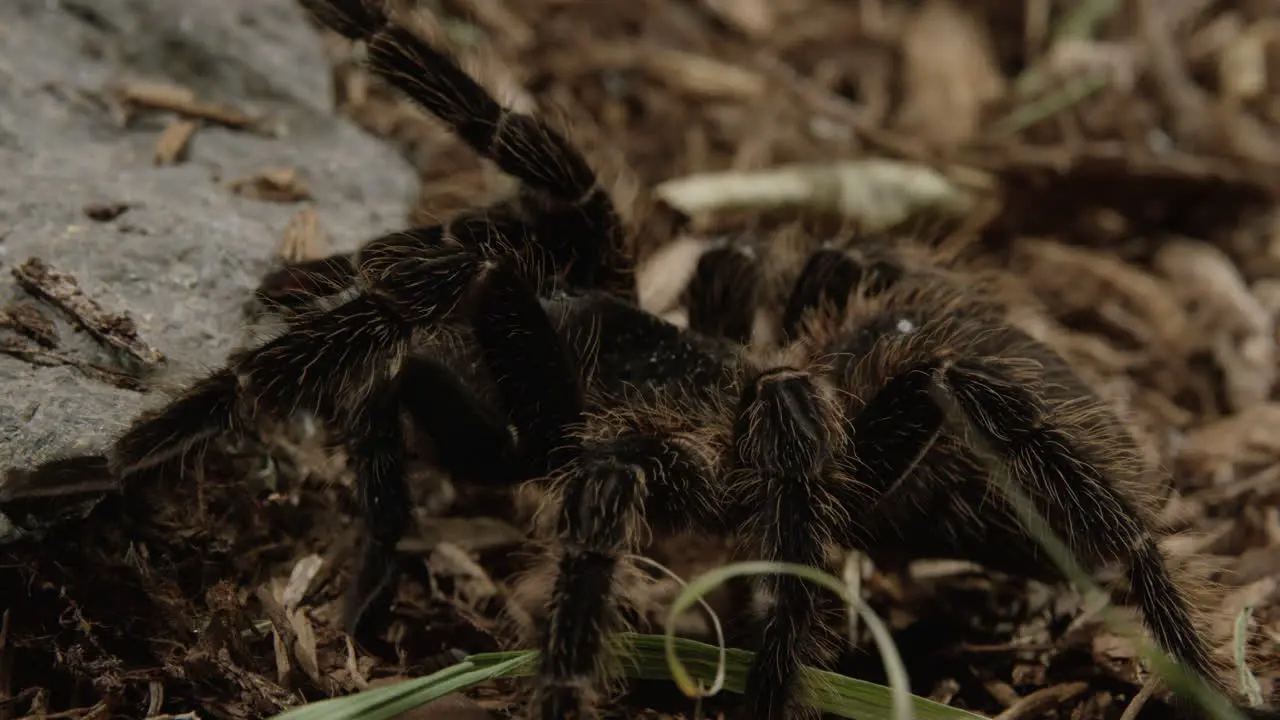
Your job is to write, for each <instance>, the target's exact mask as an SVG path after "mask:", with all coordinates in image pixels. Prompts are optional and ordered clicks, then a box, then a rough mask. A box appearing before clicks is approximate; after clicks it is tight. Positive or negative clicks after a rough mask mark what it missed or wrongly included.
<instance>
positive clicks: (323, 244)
mask: <svg viewBox="0 0 1280 720" xmlns="http://www.w3.org/2000/svg"><path fill="white" fill-rule="evenodd" d="M328 254H329V251H328V240H327V238H326V236H325V234H324V231H323V230H321V229H320V223H319V222H318V220H317V217H316V209H315V206H314V205H308V206H307V207H304V208H302V209H301V210H299V211H298V214H296V215H294V216H293V218H292V219H291V220H289V225H288V227H286V228H285V229H284V237H283V238H281V239H280V245H279V246H278V247H277V248H276V257H278V258H280V259H281V260H283V261H284V262H286V263H288V264H294V263H301V262H306V261H308V260H317V259H319V258H322V257H325V256H326V255H328Z"/></svg>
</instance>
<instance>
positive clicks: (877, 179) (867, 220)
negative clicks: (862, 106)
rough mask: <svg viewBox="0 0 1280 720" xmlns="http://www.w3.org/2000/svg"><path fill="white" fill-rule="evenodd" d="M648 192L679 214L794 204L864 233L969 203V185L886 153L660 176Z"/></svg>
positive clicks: (958, 211)
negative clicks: (850, 221) (842, 219)
mask: <svg viewBox="0 0 1280 720" xmlns="http://www.w3.org/2000/svg"><path fill="white" fill-rule="evenodd" d="M655 193H656V195H657V196H658V197H659V198H661V199H662V201H663V202H666V203H667V204H668V205H671V206H672V207H674V208H676V209H677V210H679V211H680V212H682V213H685V214H686V215H701V214H709V213H713V212H717V211H722V210H728V209H741V208H749V209H753V210H766V209H775V208H801V209H807V210H811V211H815V212H827V213H837V214H840V215H844V216H846V217H849V218H854V219H856V220H857V221H858V222H859V223H860V224H861V226H862V227H863V228H864V229H865V230H867V231H869V232H875V231H878V230H883V229H885V228H888V227H891V226H893V225H896V224H898V223H900V222H903V221H904V220H906V219H908V218H910V217H912V216H913V215H915V214H916V213H920V212H924V211H934V212H940V213H944V214H950V215H963V214H964V213H966V212H968V211H969V210H971V209H972V208H973V207H974V202H975V198H974V196H973V195H972V194H971V193H970V192H968V191H967V190H965V189H963V188H960V187H958V186H957V185H955V184H954V183H952V182H951V181H950V180H949V179H947V178H946V177H945V176H943V175H942V174H941V173H939V172H937V171H935V170H933V169H932V168H928V167H925V166H922V165H915V164H911V163H902V162H897V161H893V160H861V161H851V162H840V163H830V164H810V165H789V166H783V167H777V168H773V169H771V170H761V171H756V172H726V173H702V174H697V175H689V176H685V177H682V178H676V179H673V180H668V181H666V182H664V183H662V184H660V185H659V186H658V187H657V189H656V190H655Z"/></svg>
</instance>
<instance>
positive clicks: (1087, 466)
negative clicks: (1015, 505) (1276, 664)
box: [840, 319, 1223, 688]
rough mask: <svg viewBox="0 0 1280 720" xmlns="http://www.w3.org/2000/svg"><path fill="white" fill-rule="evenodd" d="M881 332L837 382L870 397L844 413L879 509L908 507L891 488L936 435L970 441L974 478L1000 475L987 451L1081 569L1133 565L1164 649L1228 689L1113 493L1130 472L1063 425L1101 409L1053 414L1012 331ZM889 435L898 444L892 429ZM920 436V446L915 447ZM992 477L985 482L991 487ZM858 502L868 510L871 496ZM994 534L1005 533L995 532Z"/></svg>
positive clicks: (953, 327)
mask: <svg viewBox="0 0 1280 720" xmlns="http://www.w3.org/2000/svg"><path fill="white" fill-rule="evenodd" d="M873 325H875V326H876V327H874V328H873V332H871V333H867V334H863V335H861V336H855V337H857V339H858V344H859V345H860V346H861V347H860V351H858V352H852V353H850V354H849V357H850V359H849V360H848V361H847V364H846V365H845V367H843V368H842V369H841V370H840V374H841V375H843V376H844V382H845V383H846V384H845V385H844V386H846V387H849V388H853V389H854V390H855V392H854V393H851V397H852V396H862V397H870V398H872V399H871V400H870V402H868V403H866V404H865V405H864V406H861V407H858V406H857V404H856V403H855V405H854V406H851V407H849V408H847V410H846V412H848V413H849V414H850V415H851V416H852V417H854V418H856V419H855V420H854V429H853V435H854V438H855V439H854V443H853V453H852V455H853V458H854V460H855V465H854V468H853V469H852V470H851V472H854V473H863V475H862V476H861V477H860V478H859V479H860V480H865V481H867V483H868V485H869V486H870V487H872V488H874V491H875V492H882V493H886V494H885V495H882V496H881V500H880V501H878V503H877V504H879V502H884V503H902V502H904V501H908V502H909V500H907V498H908V497H909V496H910V495H911V492H910V491H908V492H905V493H904V494H903V495H902V497H899V498H892V497H889V496H888V494H887V491H886V488H887V487H888V486H889V485H890V484H891V483H893V482H894V481H895V480H897V479H901V478H902V477H903V476H904V473H910V472H912V468H913V467H914V464H913V463H912V462H909V460H908V459H911V458H919V457H921V456H922V455H923V453H924V452H927V451H928V446H929V445H930V444H931V443H932V442H934V441H935V440H937V439H938V436H939V432H940V431H941V432H942V433H943V434H945V435H948V436H950V437H957V438H963V439H965V441H964V444H965V446H966V447H968V448H970V449H971V452H972V453H974V454H975V455H976V456H977V457H978V458H979V460H980V461H984V462H986V467H985V468H984V467H974V468H973V471H978V472H995V471H998V468H997V467H995V466H994V463H992V462H991V461H992V458H990V457H989V456H987V454H986V452H985V451H984V449H983V447H984V446H985V447H986V448H990V450H991V451H992V452H994V453H996V454H997V455H998V458H996V460H998V461H999V462H1000V464H1002V465H1003V466H1004V467H1005V468H1007V469H1008V477H1009V480H1010V481H1011V482H1013V483H1014V486H1015V487H1017V488H1018V489H1019V490H1021V491H1022V492H1023V493H1024V494H1025V495H1026V496H1027V497H1028V498H1030V500H1031V501H1032V503H1033V506H1034V507H1035V509H1036V510H1037V511H1038V512H1039V513H1040V514H1041V515H1042V516H1043V517H1044V518H1045V519H1046V521H1047V523H1048V526H1049V528H1050V529H1051V530H1052V531H1053V532H1054V533H1055V534H1057V535H1058V536H1059V537H1060V538H1062V540H1063V541H1064V542H1065V543H1066V545H1067V547H1068V548H1069V549H1070V550H1071V552H1072V553H1073V554H1074V555H1075V557H1076V558H1077V560H1078V561H1079V562H1081V564H1082V565H1084V566H1085V567H1086V568H1087V569H1089V570H1095V569H1097V568H1098V567H1099V566H1101V565H1102V564H1104V563H1107V562H1111V561H1115V560H1121V561H1124V562H1125V563H1126V564H1127V566H1128V568H1129V580H1130V584H1131V586H1132V589H1133V592H1134V599H1135V600H1136V602H1137V604H1138V606H1139V608H1140V609H1141V611H1142V613H1143V616H1144V618H1145V620H1146V623H1147V625H1148V627H1149V629H1150V630H1151V632H1152V634H1153V636H1154V638H1155V640H1156V642H1157V643H1158V644H1159V645H1160V646H1161V647H1162V648H1163V649H1164V650H1165V651H1166V652H1169V653H1170V654H1172V655H1173V657H1174V658H1175V659H1177V660H1178V661H1179V662H1181V663H1182V664H1183V665H1184V666H1185V667H1187V668H1188V669H1189V670H1190V671H1192V672H1194V673H1196V674H1198V675H1199V676H1200V677H1202V678H1203V679H1205V680H1206V681H1207V682H1209V683H1211V684H1213V685H1215V686H1217V687H1219V688H1222V687H1223V686H1222V679H1221V675H1220V674H1219V672H1218V670H1219V668H1218V665H1217V664H1216V663H1215V662H1214V660H1213V658H1212V656H1211V655H1210V652H1209V646H1208V642H1207V640H1206V639H1205V637H1204V636H1203V634H1202V633H1201V632H1200V630H1199V627H1198V626H1197V620H1196V613H1195V608H1194V606H1193V604H1192V602H1191V600H1190V598H1188V597H1187V596H1186V595H1185V594H1184V591H1183V590H1182V589H1181V588H1180V587H1179V586H1178V585H1177V584H1176V583H1175V582H1174V580H1173V577H1172V574H1171V571H1170V569H1169V567H1168V566H1167V564H1166V561H1165V558H1164V557H1163V555H1162V553H1161V551H1160V549H1159V546H1158V545H1157V543H1156V539H1155V536H1154V534H1153V532H1152V525H1153V520H1152V519H1151V518H1149V517H1148V513H1147V511H1146V509H1145V508H1141V507H1138V506H1137V505H1135V503H1133V502H1132V501H1131V500H1130V499H1128V498H1127V497H1126V496H1125V495H1124V494H1122V493H1121V492H1119V491H1118V490H1117V489H1116V486H1115V482H1116V479H1115V478H1114V477H1113V476H1115V475H1117V474H1119V473H1124V472H1130V471H1132V470H1133V466H1132V465H1131V464H1128V463H1126V462H1122V461H1119V460H1117V459H1115V458H1114V457H1112V456H1110V455H1109V454H1108V451H1107V449H1106V448H1102V447H1094V445H1095V444H1096V443H1091V442H1090V441H1089V440H1088V439H1087V438H1086V435H1085V434H1084V433H1081V432H1079V431H1078V430H1077V431H1074V432H1073V431H1071V430H1070V429H1068V428H1067V427H1066V426H1063V425H1059V424H1058V421H1067V422H1078V423H1088V422H1091V420H1090V415H1091V413H1097V412H1099V411H1100V410H1099V407H1100V406H1098V405H1096V404H1095V405H1093V406H1092V407H1091V408H1089V409H1080V408H1083V407H1085V406H1083V405H1080V406H1076V407H1077V410H1078V414H1076V415H1071V413H1070V412H1068V411H1067V410H1065V409H1064V408H1060V409H1059V412H1058V413H1057V414H1055V413H1054V412H1053V411H1052V410H1051V409H1050V407H1049V405H1047V404H1046V403H1047V400H1046V398H1045V396H1044V395H1043V394H1042V392H1041V391H1042V389H1043V388H1042V385H1043V384H1044V382H1045V380H1044V378H1043V377H1041V376H1040V375H1039V373H1040V372H1041V371H1040V370H1034V369H1031V367H1030V366H1029V365H1028V364H1027V363H1025V362H1021V363H1019V362H1018V361H1017V360H1011V359H1010V358H1018V357H1027V356H1028V355H1030V354H1031V353H1033V352H1035V350H1032V349H1029V348H1028V347H1017V346H1016V345H1017V344H1018V343H1029V342H1031V341H1030V339H1029V338H1026V337H1025V336H1023V335H1022V334H1021V333H1018V332H1017V331H1016V330H1014V329H1012V328H1010V327H996V326H994V325H990V326H986V325H984V323H982V322H981V321H974V322H972V323H968V324H965V323H960V322H952V321H944V323H943V325H940V326H939V327H938V328H937V329H935V330H933V331H931V332H901V331H898V330H896V329H894V328H895V325H894V324H893V323H892V322H891V319H888V320H885V321H883V322H880V323H873ZM872 344H874V345H877V347H875V348H874V349H873V348H871V347H870V345H872ZM997 346H1000V347H997ZM1039 352H1040V353H1042V354H1043V353H1048V352H1049V351H1048V350H1047V348H1040V349H1039ZM953 410H954V411H955V412H958V413H959V414H960V415H961V418H960V420H956V419H955V418H954V413H953ZM895 415H896V418H895ZM1055 418H1058V421H1055ZM886 421H888V422H886ZM957 423H959V424H960V425H961V426H960V427H957ZM876 427H879V428H880V431H878V432H877V431H876V430H875V428H876ZM889 427H892V428H894V429H895V431H896V433H897V435H896V437H893V436H891V434H890V433H886V432H885V430H886V429H887V428H889ZM912 439H914V441H915V442H918V443H919V445H920V447H919V449H915V450H912V449H911V448H910V447H909V445H910V444H911V441H912ZM975 440H977V441H979V443H978V444H977V445H976V446H975V443H974V441H975ZM923 481H928V480H927V479H926V480H923ZM990 481H991V478H990V476H988V478H987V480H985V481H984V482H990ZM993 489H994V488H993ZM862 504H863V505H864V506H865V505H866V504H867V503H866V502H865V498H864V501H863V503H862ZM883 511H884V510H883V509H881V510H877V512H883ZM992 512H996V510H995V509H994V508H993V510H992ZM1002 512H1007V513H1012V508H1011V507H1009V506H1007V505H1005V510H1003V511H1002ZM1018 526H1019V527H1020V528H1021V530H1020V532H1021V533H1022V534H1023V535H1025V536H1026V537H1027V538H1028V541H1029V542H1033V541H1032V540H1031V538H1032V537H1033V536H1032V535H1031V531H1030V530H1029V529H1027V528H1026V527H1025V526H1023V525H1021V523H1020V522H1019V523H1018ZM1099 528H1103V529H1105V530H1103V531H1101V532H1099V531H1098V529H1099ZM987 530H988V531H989V532H997V529H996V528H995V527H988V528H987ZM849 536H850V538H851V543H853V544H855V546H856V545H857V543H858V538H859V537H860V534H859V531H858V529H857V528H851V529H850V532H849ZM993 537H994V536H993ZM1055 574H1057V573H1055Z"/></svg>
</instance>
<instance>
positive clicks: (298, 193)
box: [228, 167, 311, 203]
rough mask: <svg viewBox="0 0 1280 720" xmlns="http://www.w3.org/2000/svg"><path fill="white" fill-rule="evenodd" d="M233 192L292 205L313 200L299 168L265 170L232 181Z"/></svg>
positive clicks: (230, 186) (255, 198) (256, 198)
mask: <svg viewBox="0 0 1280 720" xmlns="http://www.w3.org/2000/svg"><path fill="white" fill-rule="evenodd" d="M228 187H229V188H230V189H231V192H233V193H235V194H237V195H240V196H243V197H247V198H252V199H254V200H263V201H266V202H278V203H291V202H300V201H302V200H310V199H311V190H310V189H308V188H307V184H306V183H305V182H303V181H302V178H300V177H299V176H298V170H297V168H293V167H271V168H264V169H262V170H259V171H257V172H254V173H252V174H249V175H245V176H244V177H240V178H237V179H235V180H232V181H231V183H230V184H229V185H228Z"/></svg>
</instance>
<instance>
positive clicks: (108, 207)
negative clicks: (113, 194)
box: [84, 202, 133, 222]
mask: <svg viewBox="0 0 1280 720" xmlns="http://www.w3.org/2000/svg"><path fill="white" fill-rule="evenodd" d="M131 207H133V205H132V204H130V203H126V202H110V203H91V204H89V205H85V206H84V214H85V217H87V218H89V219H90V220H94V221H96V222H111V221H112V220H115V219H116V218H118V217H120V216H121V215H123V214H125V213H126V212H128V211H129V208H131Z"/></svg>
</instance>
